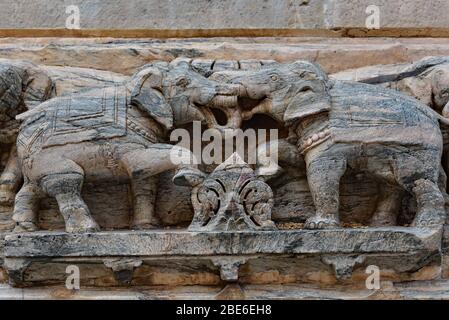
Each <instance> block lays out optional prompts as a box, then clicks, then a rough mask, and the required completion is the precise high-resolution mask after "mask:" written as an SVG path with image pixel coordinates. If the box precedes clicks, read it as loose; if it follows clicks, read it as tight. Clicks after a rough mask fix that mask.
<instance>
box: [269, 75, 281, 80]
mask: <svg viewBox="0 0 449 320" xmlns="http://www.w3.org/2000/svg"><path fill="white" fill-rule="evenodd" d="M270 79H271V81H278V80H279V76H278V75H277V74H272V75H271V76H270Z"/></svg>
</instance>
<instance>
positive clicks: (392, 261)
mask: <svg viewBox="0 0 449 320" xmlns="http://www.w3.org/2000/svg"><path fill="white" fill-rule="evenodd" d="M440 243H441V230H432V229H415V228H403V227H402V228H401V227H394V228H376V229H374V228H366V229H362V228H361V229H344V228H341V229H334V230H283V231H257V232H249V231H241V232H188V231H177V230H167V231H109V232H99V233H91V234H89V233H87V234H68V233H63V232H35V233H28V234H9V235H6V236H5V252H4V254H5V262H4V268H5V269H6V271H7V273H8V274H9V279H10V283H11V284H12V285H14V286H27V285H31V284H33V285H39V284H49V283H52V284H57V283H64V282H63V281H65V280H64V276H65V274H64V272H65V268H66V266H68V265H73V264H74V265H80V266H82V267H80V268H81V269H82V268H88V269H89V275H88V277H89V279H83V278H82V274H83V272H81V278H82V279H81V282H82V283H86V284H91V285H96V286H116V285H120V284H128V285H129V284H134V285H141V284H145V285H157V284H177V285H186V284H189V285H192V284H193V285H194V284H196V285H198V284H200V285H201V284H202V285H217V284H220V283H223V282H224V283H226V282H236V281H238V282H240V283H252V284H267V283H285V282H286V283H293V282H312V283H313V282H315V283H316V282H318V283H320V282H323V281H324V282H330V283H337V282H341V281H343V282H344V281H354V279H359V280H360V279H361V278H360V277H361V275H362V274H363V272H364V271H363V270H365V268H366V266H368V265H377V266H379V268H380V269H381V270H387V274H389V277H393V278H394V279H396V280H398V281H401V280H409V279H414V278H415V277H420V278H434V277H436V276H438V274H437V273H435V270H434V269H435V268H434V265H435V263H438V261H439V260H440V249H439V248H440ZM100 269H101V270H100ZM93 270H96V271H93ZM320 273H321V274H325V276H324V277H323V275H321V278H320V277H318V276H317V275H318V274H320ZM95 277H97V278H95ZM317 277H318V278H317ZM323 279H324V280H323ZM349 279H352V280H349ZM83 281H85V282H83Z"/></svg>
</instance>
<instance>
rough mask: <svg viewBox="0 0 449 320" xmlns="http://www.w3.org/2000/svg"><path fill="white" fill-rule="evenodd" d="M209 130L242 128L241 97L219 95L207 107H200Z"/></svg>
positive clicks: (236, 95) (236, 94)
mask: <svg viewBox="0 0 449 320" xmlns="http://www.w3.org/2000/svg"><path fill="white" fill-rule="evenodd" d="M200 110H201V112H202V113H203V115H204V118H205V120H206V123H207V126H208V127H209V128H214V129H218V130H220V131H223V130H225V129H237V128H240V126H241V123H242V117H241V112H240V108H239V95H238V92H236V93H235V94H217V95H215V96H214V97H213V98H212V99H211V100H210V102H209V103H208V104H207V105H206V106H200Z"/></svg>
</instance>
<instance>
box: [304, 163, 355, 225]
mask: <svg viewBox="0 0 449 320" xmlns="http://www.w3.org/2000/svg"><path fill="white" fill-rule="evenodd" d="M345 171H346V159H335V158H318V159H315V160H314V161H313V162H312V163H309V164H308V166H307V180H308V182H309V188H310V192H311V194H312V198H313V202H314V204H315V208H316V214H315V216H313V217H310V218H309V219H307V221H306V224H305V227H306V228H308V229H324V228H331V227H336V226H338V225H339V216H338V209H339V204H340V200H339V196H340V192H339V188H340V179H341V177H342V176H343V174H344V173H345Z"/></svg>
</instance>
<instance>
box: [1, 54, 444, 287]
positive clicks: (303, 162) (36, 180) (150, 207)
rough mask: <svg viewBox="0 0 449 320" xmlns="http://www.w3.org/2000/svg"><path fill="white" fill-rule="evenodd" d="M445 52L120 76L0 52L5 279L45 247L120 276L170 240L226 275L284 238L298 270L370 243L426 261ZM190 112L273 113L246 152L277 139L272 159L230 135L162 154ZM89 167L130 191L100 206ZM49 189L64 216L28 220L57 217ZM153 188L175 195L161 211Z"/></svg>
mask: <svg viewBox="0 0 449 320" xmlns="http://www.w3.org/2000/svg"><path fill="white" fill-rule="evenodd" d="M447 61H448V60H447V59H446V60H445V59H443V58H441V59H438V58H432V59H429V60H424V62H420V63H416V64H415V65H413V66H412V67H410V66H408V67H407V68H409V69H405V71H398V72H399V74H402V75H403V76H399V77H396V78H394V77H383V76H380V75H379V76H378V77H377V78H376V79H377V80H376V81H374V80H372V79H371V80H370V79H368V78H366V79H365V78H364V79H365V80H363V81H362V82H367V83H360V82H354V81H343V80H339V79H340V78H344V77H349V76H348V74H345V75H333V76H332V77H328V75H327V74H326V73H325V72H324V71H323V70H322V69H321V67H320V66H318V65H316V64H314V63H311V62H306V61H296V62H293V63H284V64H281V63H276V62H274V61H264V62H257V61H245V62H244V63H243V62H240V63H234V62H233V61H229V63H223V62H222V63H221V64H220V65H213V63H212V62H210V61H201V60H192V59H177V60H175V61H172V62H171V63H166V62H153V63H150V64H148V65H145V66H143V67H141V68H140V69H139V70H137V71H136V72H135V74H134V75H132V76H130V77H128V76H124V75H118V74H113V73H108V72H106V71H103V72H100V71H98V72H97V71H92V70H89V69H85V70H81V69H79V68H62V67H48V66H36V65H33V64H31V63H28V62H26V61H9V60H8V61H0V77H1V78H2V79H3V80H4V81H3V83H2V85H3V86H4V90H3V92H4V93H3V95H2V97H1V98H0V103H1V109H0V110H1V112H2V114H3V118H2V119H4V121H3V122H2V125H3V124H4V127H5V128H9V127H8V126H11V128H13V130H11V129H5V130H4V131H5V134H4V135H2V137H3V136H4V137H5V139H4V140H2V141H1V142H2V144H4V145H5V147H4V148H3V149H2V152H4V153H7V152H8V153H10V155H9V159H8V161H7V165H6V167H5V169H4V172H3V175H2V178H1V180H0V191H1V192H2V193H0V199H3V200H2V201H3V202H4V203H9V204H11V202H12V199H13V198H14V195H15V203H14V205H13V206H12V207H11V210H13V213H14V214H13V217H12V219H13V221H14V224H15V228H14V233H12V234H11V235H7V236H6V238H5V252H6V253H5V264H4V266H5V268H6V269H7V270H9V272H10V273H11V275H12V276H11V279H12V280H11V281H12V282H14V283H13V284H14V285H21V284H23V283H25V282H27V280H26V279H27V278H26V273H25V272H24V270H25V269H27V268H33V263H36V264H39V263H42V262H43V261H44V262H45V261H47V260H46V259H50V261H51V259H60V260H58V261H64V262H67V263H69V262H70V261H72V260H73V261H83V262H86V261H88V262H92V261H95V262H96V263H98V264H101V265H102V266H106V267H107V268H110V269H112V271H113V273H114V277H115V279H116V281H118V283H120V284H121V285H123V284H126V285H130V284H133V283H134V282H133V281H134V280H133V279H135V277H136V275H137V276H138V275H139V274H140V273H139V272H143V271H142V270H143V269H145V268H158V266H159V265H160V264H161V263H162V264H163V262H161V260H160V259H162V258H161V257H165V258H166V257H171V256H181V258H179V259H180V260H179V261H180V262H177V263H179V265H183V266H184V265H185V267H186V268H188V269H189V268H190V269H191V266H190V264H189V263H191V262H187V260H183V258H182V257H184V256H185V257H189V259H190V258H192V257H195V258H198V261H196V263H198V264H201V265H202V266H203V265H206V266H207V268H209V269H210V270H215V269H214V268H218V269H219V272H218V273H219V274H220V277H221V280H222V281H229V282H236V281H238V280H239V277H240V274H242V273H243V274H245V272H248V270H259V269H260V270H263V267H262V266H263V262H257V261H259V260H258V259H261V260H260V261H265V260H263V259H267V257H268V256H265V255H271V254H276V255H277V256H276V258H275V259H277V258H279V262H276V263H279V264H280V267H279V268H281V269H282V268H285V266H284V265H283V264H284V263H285V264H289V263H293V262H291V260H289V256H290V255H304V261H302V262H294V263H293V264H294V265H295V266H296V264H298V265H300V268H299V269H301V268H302V269H303V270H304V272H303V273H302V271H301V272H299V274H300V275H298V277H299V278H305V277H307V273H308V272H310V271H308V270H309V269H310V266H311V265H313V266H317V265H319V266H320V268H323V270H327V268H329V267H330V268H333V269H334V271H335V274H336V279H338V280H340V279H343V280H344V279H348V278H351V276H352V272H353V269H357V268H359V267H361V266H364V265H365V264H369V263H373V261H374V263H376V264H379V265H381V264H384V265H385V266H387V267H388V268H391V269H392V270H395V271H397V272H409V273H410V272H414V271H416V270H418V269H420V268H424V267H426V266H429V265H430V266H431V265H434V264H435V263H437V262H435V261H436V260H438V259H439V258H438V257H439V255H440V253H441V237H442V234H441V227H442V226H443V224H444V221H445V219H446V208H445V205H446V201H445V200H446V199H447V194H446V187H445V183H446V175H445V172H444V169H447V166H445V165H444V164H443V165H442V155H443V146H444V145H445V142H446V140H447V138H446V136H445V132H446V131H445V130H447V129H446V128H447V127H449V120H448V119H446V118H445V117H444V116H445V115H447V114H446V112H445V111H444V110H445V105H447V103H448V100H449V98H447V95H446V93H447V92H446V91H447V88H448V87H449V81H447V80H448V78H447V74H448V73H446V71H444V70H446V66H447V63H448V62H447ZM212 65H213V66H214V68H213V70H211V68H212ZM394 70H396V71H397V70H399V69H394ZM401 70H402V69H401ZM410 70H413V72H411V71H410ZM396 71H395V72H396ZM418 71H419V72H418ZM401 72H402V73H401ZM422 73H424V74H425V75H426V77H422V76H418V75H422ZM404 75H407V76H408V77H410V79H409V83H411V82H410V81H411V79H412V78H413V81H415V82H419V81H425V82H426V86H424V85H423V86H421V85H416V87H422V88H424V87H425V88H426V89H425V90H424V89H423V90H422V91H420V94H421V96H418V94H412V96H414V97H415V98H417V99H419V100H421V102H420V101H419V100H417V99H414V98H413V97H410V96H407V95H406V94H403V93H400V92H398V91H395V90H391V88H393V89H398V90H402V87H401V86H402V84H401V85H399V84H398V85H397V86H396V87H395V86H394V85H393V83H396V82H397V83H399V82H400V81H403V80H405V79H406V77H405V76H404ZM70 78H73V79H76V80H74V81H70V80H68V79H70ZM30 79H33V81H31V80H30ZM386 79H387V80H388V81H387V80H386ZM399 79H400V80H399ZM423 79H427V80H423ZM429 79H430V80H429ZM348 80H351V79H348ZM352 80H357V79H352ZM382 81H383V83H381V82H382ZM395 81H396V82H395ZM387 82H388V84H386V83H387ZM374 83H375V84H377V85H374ZM427 83H430V85H427ZM383 87H389V88H390V89H389V88H383ZM404 91H405V92H406V93H407V90H406V89H404ZM424 92H425V93H424ZM424 95H429V96H430V97H432V98H431V102H429V103H427V102H426V101H427V100H426V101H425V99H423V98H422V97H423V96H424ZM420 97H421V98H420ZM446 98H447V99H446ZM446 108H447V107H446ZM261 115H262V116H264V117H265V118H258V117H259V116H261ZM193 121H201V122H202V124H203V125H204V127H203V129H204V128H206V127H209V128H215V129H218V131H219V132H223V131H225V130H236V129H241V128H248V127H250V128H256V129H257V128H259V127H261V126H262V125H261V124H263V125H267V124H268V126H272V127H276V128H278V129H279V130H280V131H281V135H280V137H279V139H278V140H271V141H268V142H264V143H260V144H259V145H258V152H259V154H262V153H266V151H267V150H268V149H270V146H272V145H276V146H277V150H278V157H277V158H278V159H277V160H278V161H274V160H273V158H271V157H267V158H263V157H259V158H258V159H257V160H258V162H257V164H255V165H252V164H251V165H250V164H248V163H247V162H245V157H244V156H243V155H239V154H238V153H234V154H232V156H231V157H229V158H227V159H226V160H225V161H224V162H223V163H220V164H216V166H210V165H209V166H208V165H204V164H201V163H200V164H199V165H196V164H194V163H191V162H189V164H174V163H173V162H172V160H171V159H170V154H171V153H172V152H173V150H176V151H182V152H183V155H184V156H185V157H186V159H189V160H191V159H193V158H194V155H193V152H192V150H181V148H180V147H178V146H176V145H175V143H174V142H173V141H170V140H169V136H170V132H171V131H172V130H174V129H176V128H190V127H189V126H190V125H191V124H192V122H193ZM270 121H271V122H270ZM19 124H20V129H19ZM2 139H3V138H2ZM14 144H16V146H17V149H15V147H14V146H13V145H14ZM252 147H253V146H252ZM16 150H17V151H16ZM360 177H361V178H360ZM22 179H23V184H22V186H21V187H20V184H21V180H22ZM293 180H294V181H295V183H296V184H290V183H291V182H292V181H293ZM96 184H103V186H104V185H107V186H109V185H110V187H111V189H108V188H102V189H101V192H100V194H101V197H103V199H106V201H108V199H111V202H112V201H114V197H118V196H120V197H121V198H120V200H117V201H120V202H123V199H126V198H127V197H128V194H123V193H126V191H125V192H124V191H123V190H125V189H123V188H121V189H120V188H117V189H115V190H112V187H114V186H117V185H120V186H122V185H126V186H128V185H129V198H130V206H129V207H127V206H126V205H123V207H120V208H119V209H116V208H112V207H113V205H111V210H110V211H111V212H110V214H111V216H110V217H107V215H108V214H109V212H104V213H103V215H102V216H98V215H97V212H94V211H95V210H93V209H92V208H95V203H92V202H90V203H89V201H88V200H89V197H91V198H93V196H92V195H91V194H89V193H88V192H87V193H86V192H85V190H84V191H83V189H86V185H87V186H91V185H96ZM292 185H293V187H291V186H292ZM348 186H349V187H348ZM19 187H20V190H19V191H18V193H17V195H16V190H17V189H18V188H19ZM161 187H162V188H161ZM110 190H112V191H111V194H109V191H110ZM161 190H162V191H161ZM89 192H90V191H89ZM363 192H365V194H363V195H362V193H363ZM348 194H349V195H348ZM286 195H288V197H286ZM373 195H374V196H373ZM307 197H308V198H307ZM345 197H346V198H345ZM343 198H345V199H343ZM348 198H349V199H350V200H349V205H347V203H348ZM307 199H309V202H307V201H306V200H307ZM54 200H56V205H57V209H56V212H57V213H58V214H60V215H61V216H62V217H63V219H64V231H65V232H59V231H56V232H54V231H53V230H52V228H45V227H44V228H43V227H41V223H40V222H39V221H38V220H39V219H38V217H39V215H40V214H42V215H44V216H45V219H47V220H48V221H50V225H51V223H52V222H53V221H56V220H57V219H58V218H59V217H58V216H57V215H54V214H49V213H48V212H46V211H49V210H48V207H49V205H48V203H51V201H54ZM345 201H347V202H345ZM161 202H163V203H167V202H169V203H170V205H171V206H169V208H175V209H169V210H167V211H168V213H167V212H166V213H162V212H161V210H158V208H160V207H158V205H160V203H161ZM292 203H293V205H292ZM372 203H374V205H371V204H372ZM370 206H372V210H371V207H370ZM166 207H167V206H166ZM348 207H349V209H348ZM43 208H44V209H43ZM185 208H188V210H186V209H185ZM291 208H293V209H291ZM359 208H362V210H360V209H359ZM357 210H360V211H363V213H364V214H365V215H366V216H369V219H367V220H368V221H367V223H366V226H367V227H368V228H357V227H356V226H357V224H348V221H349V222H350V223H351V222H358V221H359V220H357V218H356V217H355V216H352V215H351V214H352V213H353V212H354V211H357ZM108 211H109V210H108ZM119 211H121V212H120V214H121V215H123V216H126V215H129V227H128V228H124V227H119V228H115V227H108V225H107V223H104V221H109V220H113V219H116V218H117V217H118V214H117V212H119ZM171 211H173V212H171ZM181 211H182V212H181ZM184 211H188V212H184ZM287 211H288V212H287ZM348 212H349V214H348ZM162 214H165V216H161V215H162ZM167 215H171V216H169V217H168V218H167ZM401 215H404V216H405V218H404V217H401ZM180 216H182V218H179V217H180ZM105 217H106V218H105ZM98 218H100V219H98ZM365 220H366V219H365ZM166 221H170V223H166ZM404 221H405V222H404ZM283 223H287V224H289V223H290V224H291V225H290V226H289V227H288V228H289V229H293V230H291V231H288V232H285V230H283V229H285V227H284V225H283ZM100 226H101V227H100ZM364 226H365V225H364ZM342 227H344V228H342ZM379 227H381V228H379ZM385 227H387V228H385ZM404 227H405V228H404ZM164 228H170V231H168V232H166V231H165V230H164ZM54 229H56V230H61V227H55V228H54ZM100 229H101V230H104V231H105V232H100V233H99V232H97V231H99V230H100ZM114 229H131V230H126V231H123V230H121V231H120V232H118V231H115V230H114ZM142 229H143V230H142ZM146 229H151V230H146ZM153 229H156V230H153ZM321 229H330V230H321ZM37 230H41V232H39V233H38V232H32V231H37ZM70 233H75V234H74V235H71V234H70ZM72 236H73V237H72ZM78 237H79V238H78ZM91 237H92V238H91ZM342 239H346V240H342ZM55 243H58V245H57V247H58V248H59V249H58V252H55V251H54V250H53V249H52V248H53V247H52V246H53V245H54V244H55ZM89 248H90V249H89ZM52 250H53V251H52ZM255 255H257V256H255ZM398 257H399V258H398ZM165 258H164V259H165ZM83 259H86V260H83ZM158 259H159V260H158ZM269 259H271V258H269ZM398 259H399V260H401V261H400V262H398ZM189 261H190V260H189ZM284 261H289V262H284ZM276 263H274V264H276ZM155 266H156V267H155ZM201 268H203V267H201ZM209 269H208V270H209ZM145 270H146V269H145ZM295 272H297V271H295ZM246 277H248V275H246Z"/></svg>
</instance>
